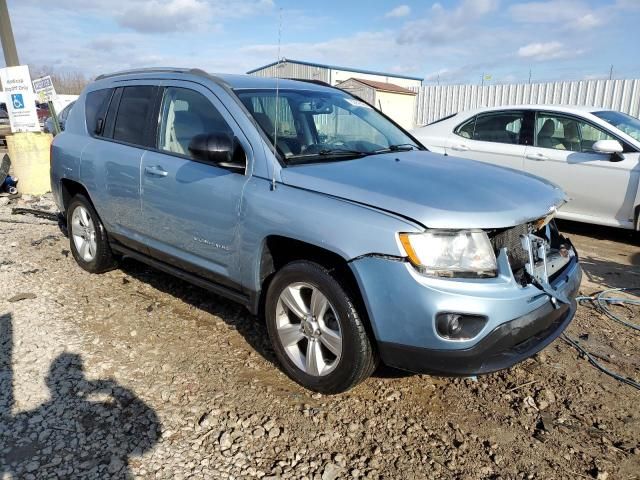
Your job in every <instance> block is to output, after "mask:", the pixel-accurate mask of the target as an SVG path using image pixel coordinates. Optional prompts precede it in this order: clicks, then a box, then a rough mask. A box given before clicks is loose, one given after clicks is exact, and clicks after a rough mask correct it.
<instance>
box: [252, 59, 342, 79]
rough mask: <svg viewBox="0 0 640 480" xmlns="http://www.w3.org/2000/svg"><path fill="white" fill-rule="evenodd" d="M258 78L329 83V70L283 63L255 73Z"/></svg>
mask: <svg viewBox="0 0 640 480" xmlns="http://www.w3.org/2000/svg"><path fill="white" fill-rule="evenodd" d="M251 75H254V76H256V77H276V76H279V77H280V78H302V79H306V80H320V81H322V82H327V83H329V69H327V68H320V67H312V66H310V65H300V64H299V63H289V62H283V63H281V64H280V65H279V66H278V65H272V66H270V67H266V68H263V69H260V70H257V71H255V72H253V73H252V74H251Z"/></svg>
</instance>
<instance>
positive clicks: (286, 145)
mask: <svg viewBox="0 0 640 480" xmlns="http://www.w3.org/2000/svg"><path fill="white" fill-rule="evenodd" d="M236 94H237V95H238V97H239V98H240V100H241V101H242V103H243V104H244V106H245V107H246V108H247V109H248V110H249V112H250V114H251V116H252V117H253V118H254V120H255V121H256V123H257V124H258V125H259V126H260V128H261V129H262V131H263V132H264V133H265V135H266V136H267V138H268V139H269V141H270V142H271V144H272V145H273V143H274V142H275V143H276V146H277V149H278V151H279V153H280V155H281V157H283V158H284V160H285V162H287V163H302V162H317V161H323V160H329V159H331V160H335V159H336V158H339V157H343V158H348V157H349V156H351V157H354V156H367V155H373V154H377V153H383V152H386V151H393V150H396V149H414V148H415V149H419V148H420V147H419V146H418V145H417V144H416V143H415V142H414V141H413V140H412V139H411V137H410V136H409V135H407V134H406V133H405V132H404V131H403V130H402V129H400V128H399V127H397V126H396V125H394V124H393V123H392V122H390V121H389V120H388V119H386V118H385V117H384V116H382V115H381V114H380V113H379V112H378V111H376V110H375V109H374V108H372V107H371V106H370V105H368V104H367V103H365V102H363V101H361V100H358V99H356V98H353V97H351V96H350V95H347V94H345V93H343V92H340V91H335V92H334V91H330V92H327V91H315V90H289V89H286V90H280V91H279V92H278V93H277V94H276V91H275V90H274V89H261V90H237V91H236Z"/></svg>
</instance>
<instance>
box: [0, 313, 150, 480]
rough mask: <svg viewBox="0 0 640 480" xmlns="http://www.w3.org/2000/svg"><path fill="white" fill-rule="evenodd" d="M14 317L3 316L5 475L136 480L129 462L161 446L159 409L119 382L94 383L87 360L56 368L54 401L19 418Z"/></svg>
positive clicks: (0, 465) (0, 411) (0, 473)
mask: <svg viewBox="0 0 640 480" xmlns="http://www.w3.org/2000/svg"><path fill="white" fill-rule="evenodd" d="M11 320H12V318H11V314H4V315H0V478H4V475H6V474H9V475H10V476H11V477H12V478H34V479H35V478H52V477H53V478H69V479H74V478H115V479H125V478H131V477H132V475H131V472H130V469H129V459H130V457H131V456H140V455H142V454H143V453H144V452H146V451H148V450H150V449H151V448H152V447H153V446H154V445H155V444H156V442H157V441H158V438H159V435H160V427H161V425H160V422H159V420H158V417H157V415H156V413H155V412H154V410H153V409H152V408H151V407H149V406H148V405H146V404H145V403H144V402H143V401H142V400H141V399H139V398H138V397H137V396H136V395H135V394H134V393H133V392H132V391H130V390H128V389H126V388H124V387H122V386H120V385H118V383H117V382H115V381H114V380H110V379H109V380H88V379H87V378H86V377H85V373H84V367H83V362H82V358H81V357H80V355H77V354H72V353H62V354H60V355H59V356H58V357H57V358H56V359H55V360H54V361H53V362H52V363H51V366H50V368H49V373H48V375H47V377H46V379H45V380H46V385H47V387H48V389H49V391H50V395H51V396H50V399H49V401H47V402H45V403H43V404H42V405H40V406H38V407H37V408H35V409H33V410H28V411H25V412H20V413H17V414H15V415H14V414H13V411H12V410H13V406H14V402H15V399H14V394H13V369H12V349H13V335H12V324H11Z"/></svg>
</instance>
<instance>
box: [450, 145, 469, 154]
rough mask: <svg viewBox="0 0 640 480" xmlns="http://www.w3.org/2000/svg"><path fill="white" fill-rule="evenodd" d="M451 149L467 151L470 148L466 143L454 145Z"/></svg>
mask: <svg viewBox="0 0 640 480" xmlns="http://www.w3.org/2000/svg"><path fill="white" fill-rule="evenodd" d="M451 150H456V151H458V152H466V151H467V150H469V147H467V146H466V145H462V144H460V145H454V146H453V147H451Z"/></svg>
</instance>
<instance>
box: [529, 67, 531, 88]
mask: <svg viewBox="0 0 640 480" xmlns="http://www.w3.org/2000/svg"><path fill="white" fill-rule="evenodd" d="M529 85H531V69H529Z"/></svg>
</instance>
